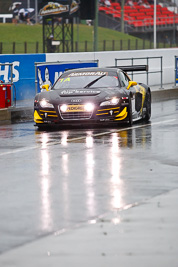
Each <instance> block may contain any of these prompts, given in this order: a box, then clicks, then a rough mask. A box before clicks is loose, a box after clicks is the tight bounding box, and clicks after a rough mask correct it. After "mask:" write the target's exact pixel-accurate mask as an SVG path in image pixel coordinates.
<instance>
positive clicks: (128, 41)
mask: <svg viewBox="0 0 178 267" xmlns="http://www.w3.org/2000/svg"><path fill="white" fill-rule="evenodd" d="M128 50H130V39H128Z"/></svg>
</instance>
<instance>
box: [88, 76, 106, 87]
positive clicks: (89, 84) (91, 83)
mask: <svg viewBox="0 0 178 267" xmlns="http://www.w3.org/2000/svg"><path fill="white" fill-rule="evenodd" d="M104 76H106V74H103V75H101V76H100V77H98V78H97V79H95V80H93V81H92V82H90V83H88V84H87V85H86V86H85V87H84V88H89V87H90V86H91V85H93V84H94V83H96V82H97V81H98V80H100V79H101V78H103V77H104Z"/></svg>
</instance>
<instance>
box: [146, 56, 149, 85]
mask: <svg viewBox="0 0 178 267" xmlns="http://www.w3.org/2000/svg"><path fill="white" fill-rule="evenodd" d="M146 64H147V66H148V64H149V58H148V57H147V58H146ZM146 82H147V84H148V71H147V72H146Z"/></svg>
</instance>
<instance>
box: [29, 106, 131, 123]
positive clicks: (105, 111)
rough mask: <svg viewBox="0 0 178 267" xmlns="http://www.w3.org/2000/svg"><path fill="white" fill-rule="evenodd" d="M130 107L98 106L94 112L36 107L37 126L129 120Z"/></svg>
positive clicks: (57, 107) (35, 118)
mask: <svg viewBox="0 0 178 267" xmlns="http://www.w3.org/2000/svg"><path fill="white" fill-rule="evenodd" d="M76 106H77V105H76ZM128 107H129V106H128V104H127V103H126V104H124V105H120V106H117V107H115V106H114V107H102V108H101V107H98V108H96V109H95V110H93V111H92V112H91V111H90V112H86V111H85V112H84V111H77V108H76V110H74V111H72V112H71V111H70V112H61V111H60V109H59V106H56V107H54V109H47V108H43V109H42V108H40V107H35V109H34V122H35V123H36V125H37V126H40V125H41V126H42V125H66V124H74V125H75V124H83V123H84V124H99V123H119V122H125V121H128Z"/></svg>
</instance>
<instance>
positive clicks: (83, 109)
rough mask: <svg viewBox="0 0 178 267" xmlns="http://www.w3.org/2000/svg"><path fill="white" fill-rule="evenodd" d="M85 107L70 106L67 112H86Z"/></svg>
mask: <svg viewBox="0 0 178 267" xmlns="http://www.w3.org/2000/svg"><path fill="white" fill-rule="evenodd" d="M84 111H85V108H84V105H68V107H67V110H66V112H84Z"/></svg>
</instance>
